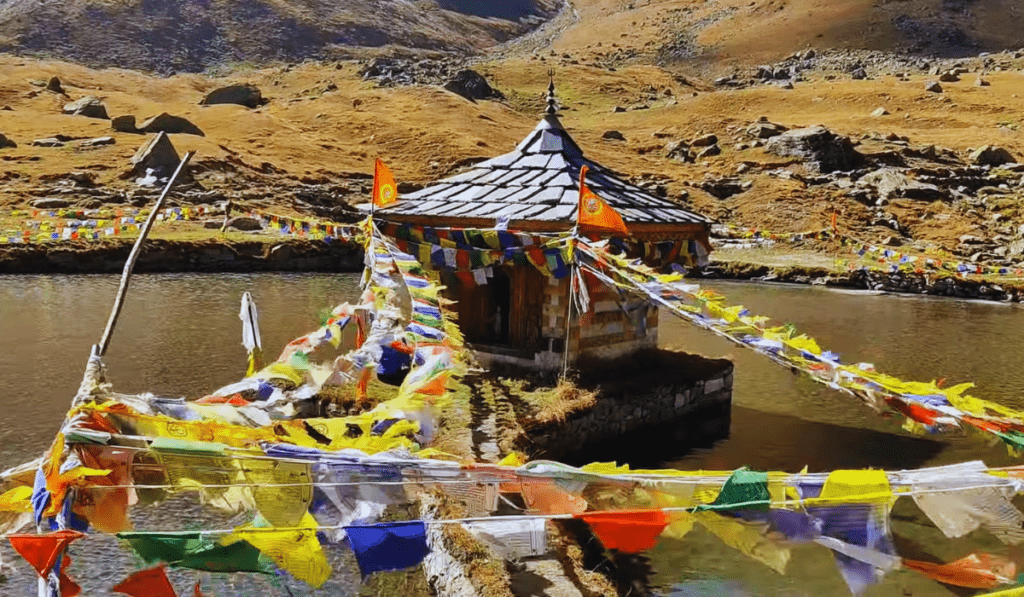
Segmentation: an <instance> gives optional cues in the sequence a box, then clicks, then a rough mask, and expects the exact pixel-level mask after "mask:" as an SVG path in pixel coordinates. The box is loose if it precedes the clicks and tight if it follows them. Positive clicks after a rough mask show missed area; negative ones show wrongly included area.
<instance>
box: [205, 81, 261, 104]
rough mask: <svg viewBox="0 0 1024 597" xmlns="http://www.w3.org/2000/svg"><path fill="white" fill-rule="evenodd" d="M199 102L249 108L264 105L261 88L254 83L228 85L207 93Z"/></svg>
mask: <svg viewBox="0 0 1024 597" xmlns="http://www.w3.org/2000/svg"><path fill="white" fill-rule="evenodd" d="M199 104H200V105H202V106H212V105H214V104H235V105H238V106H245V107H247V108H258V107H259V106H262V105H263V94H262V93H260V88H259V87H257V86H255V85H253V84H252V83H243V84H238V85H228V86H227V87H221V88H220V89H214V90H213V91H211V92H210V93H208V94H206V97H204V98H203V101H201V102H199Z"/></svg>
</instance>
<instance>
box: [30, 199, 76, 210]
mask: <svg viewBox="0 0 1024 597" xmlns="http://www.w3.org/2000/svg"><path fill="white" fill-rule="evenodd" d="M68 205H70V203H68V201H66V200H65V199H36V200H35V201H33V202H32V207H34V208H36V209H64V208H65V207H67V206H68Z"/></svg>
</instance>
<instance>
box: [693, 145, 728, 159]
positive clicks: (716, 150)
mask: <svg viewBox="0 0 1024 597" xmlns="http://www.w3.org/2000/svg"><path fill="white" fill-rule="evenodd" d="M721 153H722V148H721V147H719V146H718V145H712V146H710V147H705V148H704V149H702V150H700V152H699V153H697V159H698V160H699V159H703V158H709V157H711V156H716V155H721Z"/></svg>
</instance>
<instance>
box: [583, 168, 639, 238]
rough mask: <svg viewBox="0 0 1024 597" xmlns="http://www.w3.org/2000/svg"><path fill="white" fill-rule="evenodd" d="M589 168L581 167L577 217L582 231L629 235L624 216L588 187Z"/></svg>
mask: <svg viewBox="0 0 1024 597" xmlns="http://www.w3.org/2000/svg"><path fill="white" fill-rule="evenodd" d="M588 170H589V168H587V167H586V166H583V168H581V169H580V204H579V215H578V217H577V222H578V223H579V227H580V231H581V232H583V233H584V234H586V233H594V234H604V235H617V236H629V231H628V230H626V224H625V223H624V222H623V221H622V216H620V215H619V213H618V212H617V211H615V210H614V209H612V207H611V206H610V205H608V204H607V203H605V201H604V199H601V198H600V197H598V196H597V195H595V194H594V192H593V191H591V190H590V189H589V188H588V187H587V183H586V177H587V171H588Z"/></svg>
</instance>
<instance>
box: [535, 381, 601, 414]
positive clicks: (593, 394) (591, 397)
mask: <svg viewBox="0 0 1024 597" xmlns="http://www.w3.org/2000/svg"><path fill="white" fill-rule="evenodd" d="M535 396H538V397H544V398H547V399H548V400H547V401H546V402H543V403H542V404H541V406H540V409H539V410H538V411H537V414H536V415H534V417H533V419H534V421H536V422H537V423H538V424H541V425H546V424H550V423H562V422H564V421H565V420H566V419H567V418H569V417H570V416H572V415H573V414H575V413H578V412H581V411H585V410H587V409H590V408H593V406H594V404H596V403H597V396H598V393H597V391H595V390H585V389H583V388H580V387H578V386H577V385H576V383H575V382H573V381H572V380H569V379H561V380H559V382H558V385H557V386H555V387H554V388H553V389H551V390H549V391H547V392H543V393H539V394H537V393H535Z"/></svg>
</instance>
